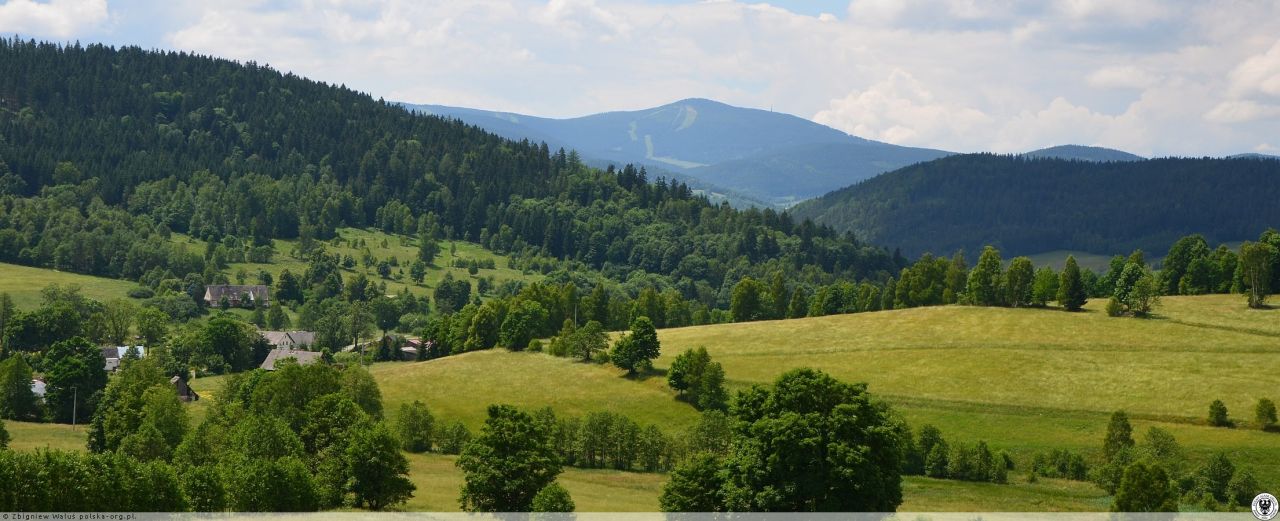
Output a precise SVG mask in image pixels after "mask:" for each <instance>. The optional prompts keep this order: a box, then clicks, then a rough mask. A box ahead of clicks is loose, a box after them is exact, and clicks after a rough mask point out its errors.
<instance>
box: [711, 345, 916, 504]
mask: <svg viewBox="0 0 1280 521" xmlns="http://www.w3.org/2000/svg"><path fill="white" fill-rule="evenodd" d="M733 413H734V416H736V417H737V421H738V422H739V423H740V424H741V426H740V427H739V428H737V429H735V430H736V432H737V434H736V435H735V437H734V441H733V448H732V449H731V450H730V451H729V454H730V456H729V458H728V459H727V460H726V461H725V462H724V466H723V469H722V472H723V476H724V479H725V482H724V485H723V499H724V502H725V504H724V507H725V508H724V510H728V511H738V512H892V511H894V510H896V509H897V507H898V505H899V504H901V503H902V475H901V472H902V460H903V455H902V451H901V446H900V441H899V440H898V434H897V433H898V432H899V431H900V429H898V425H897V424H896V422H895V421H894V420H893V419H892V416H891V414H892V412H891V411H890V410H889V409H888V407H886V406H884V405H880V404H877V403H873V402H872V400H871V397H870V395H868V394H867V391H866V386H865V385H862V384H856V385H855V384H848V383H844V382H841V381H839V380H836V379H835V378H832V377H831V376H829V375H827V374H826V373H823V372H821V371H817V370H814V369H794V370H791V371H788V372H786V373H784V374H783V375H782V376H780V377H778V379H777V380H776V381H775V383H774V386H773V388H772V389H766V388H763V387H759V386H757V387H754V388H752V389H751V390H749V391H746V392H743V393H740V394H739V395H738V398H737V401H736V403H735V404H734V407H733Z"/></svg>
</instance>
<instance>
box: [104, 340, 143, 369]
mask: <svg viewBox="0 0 1280 521" xmlns="http://www.w3.org/2000/svg"><path fill="white" fill-rule="evenodd" d="M101 349H102V364H103V365H102V368H103V369H105V370H106V371H107V372H114V371H115V370H116V369H119V368H120V361H121V360H124V358H125V356H127V355H128V354H129V350H133V351H134V353H135V354H137V355H138V358H145V357H146V356H147V348H146V347H143V346H132V347H130V346H116V347H103V348H101Z"/></svg>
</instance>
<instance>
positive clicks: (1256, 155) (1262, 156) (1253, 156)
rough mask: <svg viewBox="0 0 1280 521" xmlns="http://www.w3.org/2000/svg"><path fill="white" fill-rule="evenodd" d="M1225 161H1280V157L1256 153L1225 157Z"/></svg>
mask: <svg viewBox="0 0 1280 521" xmlns="http://www.w3.org/2000/svg"><path fill="white" fill-rule="evenodd" d="M1227 159H1270V160H1280V156H1273V155H1271V154H1259V153H1257V152H1248V153H1244V154H1236V155H1234V156H1227Z"/></svg>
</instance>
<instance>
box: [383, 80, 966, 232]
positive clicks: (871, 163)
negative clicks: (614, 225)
mask: <svg viewBox="0 0 1280 521" xmlns="http://www.w3.org/2000/svg"><path fill="white" fill-rule="evenodd" d="M401 105H402V106H404V107H406V108H408V109H409V110H414V111H418V112H425V113H430V114H434V115H438V116H442V117H449V118H456V119H459V120H461V121H463V122H466V123H469V124H472V125H476V126H479V127H481V128H483V129H485V130H489V131H491V132H494V133H496V134H499V135H502V136H503V137H507V138H511V139H526V138H527V139H530V140H533V141H544V142H546V143H548V146H551V147H552V148H560V147H563V148H566V149H574V150H577V151H578V152H579V153H580V154H581V155H582V156H583V157H586V158H591V159H596V160H602V161H611V162H615V163H619V164H621V163H636V164H643V165H646V166H649V167H656V168H660V169H663V170H666V171H669V172H672V173H676V174H682V175H687V176H689V177H690V178H692V179H696V180H698V181H701V182H702V183H704V184H707V185H710V187H711V188H712V189H724V190H726V191H729V192H734V193H740V194H743V195H745V196H748V197H751V198H756V199H760V200H764V201H767V202H769V203H770V204H773V205H776V206H783V207H785V206H788V205H790V204H792V203H794V202H795V201H798V200H803V199H807V198H811V197H815V196H818V195H821V194H823V193H826V192H828V191H831V190H835V189H838V188H842V187H844V186H848V185H850V184H853V183H856V182H858V181H861V180H863V179H866V178H868V177H871V176H873V175H876V174H879V173H882V172H885V171H888V170H892V169H894V168H898V167H902V166H906V165H909V164H914V163H917V162H920V161H927V160H932V159H936V158H938V157H943V156H945V155H949V154H950V152H945V151H941V150H931V149H924V148H913V147H901V146H898V145H893V144H889V143H882V142H878V141H872V140H868V139H864V138H861V137H857V136H853V135H850V134H848V133H845V132H842V131H840V130H836V129H833V128H830V127H827V126H824V125H821V124H818V123H816V122H813V121H810V120H807V119H804V118H801V117H799V116H795V115H792V114H786V113H781V112H773V111H769V110H764V109H756V108H744V107H736V106H733V105H729V104H726V103H723V102H720V101H715V100H710V99H706V98H686V99H682V100H679V101H675V102H672V103H668V104H665V105H660V106H657V107H652V108H647V109H639V110H618V111H610V112H602V113H598V114H588V115H584V116H577V117H572V118H562V119H556V118H544V117H539V116H530V115H525V114H518V113H512V112H501V111H487V110H484V109H474V108H465V107H450V106H446V105H413V104H407V103H402V104H401ZM815 150H824V151H825V152H826V153H828V154H829V155H827V156H821V157H818V156H814V155H813V154H814V151H815ZM837 159H838V160H837Z"/></svg>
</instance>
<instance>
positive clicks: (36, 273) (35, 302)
mask: <svg viewBox="0 0 1280 521" xmlns="http://www.w3.org/2000/svg"><path fill="white" fill-rule="evenodd" d="M50 284H61V285H67V284H77V285H79V286H80V292H81V293H82V294H84V295H85V296H86V297H89V298H92V299H95V300H100V301H103V302H105V301H108V300H111V299H117V298H128V292H129V288H133V287H136V286H137V284H135V283H132V282H129V281H125V280H116V279H107V278H102V277H93V276H90V275H80V274H76V273H67V272H64V271H57V270H49V269H43V268H32V267H28V266H19V265H17V264H5V263H2V262H0V293H8V294H9V296H10V297H13V302H14V304H15V305H17V306H18V308H19V309H32V308H36V307H39V306H40V301H41V297H40V290H42V289H44V288H45V287H46V286H48V285H50Z"/></svg>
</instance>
